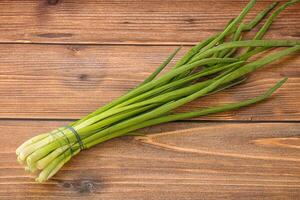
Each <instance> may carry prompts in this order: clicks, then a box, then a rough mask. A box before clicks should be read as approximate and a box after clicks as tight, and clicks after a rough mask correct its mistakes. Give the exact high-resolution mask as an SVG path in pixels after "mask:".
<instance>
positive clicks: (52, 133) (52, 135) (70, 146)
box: [49, 128, 73, 158]
mask: <svg viewBox="0 0 300 200" xmlns="http://www.w3.org/2000/svg"><path fill="white" fill-rule="evenodd" d="M57 133H62V135H63V137H64V139H65V141H66V142H68V143H69V149H70V153H71V155H72V154H73V149H72V145H71V143H70V140H69V139H68V137H67V136H66V135H65V134H64V133H63V131H61V130H59V128H58V129H55V130H54V131H52V132H51V133H50V134H49V135H50V136H51V137H52V138H53V139H54V140H55V141H56V142H58V143H59V144H60V146H61V147H63V146H64V144H62V143H61V142H60V141H59V139H60V138H61V136H58V135H57ZM63 155H64V158H67V156H66V151H64V152H63Z"/></svg>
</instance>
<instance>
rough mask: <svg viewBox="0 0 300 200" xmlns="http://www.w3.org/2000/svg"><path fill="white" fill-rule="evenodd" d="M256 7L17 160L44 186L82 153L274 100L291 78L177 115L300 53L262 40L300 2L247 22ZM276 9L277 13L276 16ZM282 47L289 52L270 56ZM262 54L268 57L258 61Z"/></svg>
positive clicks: (25, 148)
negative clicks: (163, 126) (250, 95)
mask: <svg viewBox="0 0 300 200" xmlns="http://www.w3.org/2000/svg"><path fill="white" fill-rule="evenodd" d="M255 2H256V1H255V0H251V1H250V2H249V3H248V4H247V5H246V7H245V8H244V9H243V10H242V12H241V13H240V14H239V15H238V16H237V17H236V18H234V19H232V20H231V21H230V22H229V23H228V24H227V25H226V27H225V29H224V30H223V31H222V32H220V33H217V34H215V35H213V36H211V37H209V38H208V39H206V40H204V41H201V42H200V43H198V44H197V45H196V46H194V47H192V48H191V49H190V50H189V51H188V52H187V53H186V54H185V55H184V56H183V57H182V58H181V59H180V60H179V61H178V62H177V63H176V64H175V65H174V66H173V67H172V68H171V69H170V70H169V71H168V72H166V73H164V74H162V75H159V76H158V74H160V72H161V71H162V70H163V69H164V68H165V67H166V66H167V65H168V64H169V62H170V61H171V60H172V59H173V57H174V56H175V55H176V53H177V52H178V51H179V49H180V48H178V49H176V50H175V51H174V52H173V53H172V54H171V55H170V56H169V57H168V58H167V59H166V61H165V62H163V63H162V65H161V66H159V67H158V68H157V69H156V71H154V72H153V73H152V74H151V75H150V76H149V77H148V78H147V79H146V80H145V81H144V82H143V83H141V84H140V85H138V86H137V87H136V88H134V89H132V90H131V91H129V92H128V93H126V94H125V95H123V96H121V97H120V98H118V99H116V100H114V101H112V102H110V103H108V104H106V105H105V106H103V107H101V108H99V109H97V110H96V111H94V112H93V113H91V114H89V115H87V116H85V117H83V118H82V119H80V120H78V121H75V122H73V123H71V124H69V125H68V126H64V127H60V128H57V129H56V130H53V131H51V132H49V133H44V134H41V135H38V136H35V137H33V138H31V139H29V140H27V141H26V142H24V143H23V144H22V145H21V146H20V147H19V148H17V150H16V154H17V160H18V161H19V162H20V163H21V164H23V165H24V166H25V169H26V170H28V171H30V172H33V173H36V174H38V175H37V178H36V180H37V181H38V182H44V181H46V180H48V179H50V178H51V177H52V176H53V175H55V174H56V173H57V172H58V171H59V169H61V168H62V167H63V165H64V164H65V163H67V162H68V161H69V160H70V159H71V158H72V157H73V156H75V155H77V154H78V153H79V152H80V151H82V150H84V149H88V148H90V147H93V146H95V145H97V144H99V143H102V142H104V141H107V140H109V139H112V138H116V137H120V136H124V135H133V134H134V133H136V132H135V131H136V130H138V129H141V128H144V127H148V126H152V125H156V124H161V123H164V122H170V121H176V120H183V119H187V118H192V117H197V116H203V115H208V114H212V113H219V112H224V111H229V110H233V109H237V108H240V107H243V106H248V105H251V104H254V103H257V102H260V101H262V100H264V99H266V98H268V97H269V96H270V95H272V93H273V92H275V91H276V90H277V89H278V88H279V87H280V86H281V85H282V84H283V83H284V82H285V81H286V80H287V78H284V79H283V80H280V81H279V82H278V83H277V84H275V86H273V87H272V88H270V89H269V90H268V91H266V92H265V93H264V94H262V95H260V96H258V97H255V98H252V99H248V100H244V101H241V102H237V103H231V104H226V105H220V106H215V107H210V108H204V109H201V110H195V111H191V112H186V113H178V112H176V111H175V110H176V109H177V108H178V107H180V106H182V105H184V104H186V103H189V102H191V101H193V100H195V99H197V98H199V97H203V96H206V95H212V94H214V93H216V92H219V91H222V90H224V89H227V88H230V87H233V86H235V85H237V84H240V83H242V82H243V81H244V80H245V78H246V76H247V75H248V74H249V73H251V72H254V71H255V70H258V69H260V68H262V67H264V66H265V65H267V64H269V63H272V62H274V61H277V60H278V59H280V58H282V57H284V56H286V55H289V54H291V53H294V52H296V51H299V50H300V41H299V40H264V39H262V38H263V36H264V35H265V33H266V32H267V30H268V29H269V27H270V25H271V24H272V22H273V20H274V19H275V18H276V17H277V16H278V15H279V14H280V12H282V11H283V10H284V9H285V8H286V7H288V6H291V5H293V4H296V3H299V2H300V0H293V1H289V2H287V3H284V4H282V5H281V6H278V2H276V3H273V4H271V5H269V6H268V7H266V8H265V9H264V10H262V11H261V12H260V13H259V14H258V15H257V16H255V18H253V19H252V20H251V21H250V22H247V23H245V22H243V19H244V18H245V16H246V14H247V13H248V12H249V10H250V9H251V8H252V7H253V6H254V4H255ZM272 10H275V11H274V12H273V13H271V11H272ZM267 16H268V17H267ZM264 18H267V19H266V20H265V22H264V23H263V25H262V26H261V28H260V29H259V30H258V32H257V33H256V34H255V36H254V38H252V39H250V40H248V39H244V38H243V37H244V33H245V32H248V31H251V30H252V29H254V28H255V27H256V26H257V25H258V24H259V23H260V22H261V21H262V20H263V19H264ZM277 47H285V48H280V49H279V50H278V51H275V52H272V53H269V52H270V49H274V48H277ZM265 52H268V53H267V54H266V53H265ZM260 53H264V54H263V55H265V56H264V57H261V56H260V58H257V56H256V55H258V54H260ZM253 57H254V58H253Z"/></svg>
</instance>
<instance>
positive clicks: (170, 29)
mask: <svg viewBox="0 0 300 200" xmlns="http://www.w3.org/2000/svg"><path fill="white" fill-rule="evenodd" d="M48 2H50V3H48ZM55 2H57V3H55ZM271 2H274V1H273V0H272V1H271V0H261V1H259V2H258V3H257V5H256V6H255V7H254V8H253V10H251V12H250V13H249V16H248V18H247V19H250V18H253V17H254V16H255V14H256V13H258V12H259V11H261V10H262V9H263V8H265V7H266V6H267V5H269V4H270V3H271ZM246 3H247V1H243V0H235V1H231V2H230V3H229V2H228V1H227V0H213V1H206V0H200V1H199V0H189V1H182V0H176V1H174V0H163V1H161V0H146V1H145V0H122V1H110V0H103V1H95V0H85V1H75V0H58V1H57V0H55V1H52V0H48V1H47V0H43V1H35V0H27V1H24V0H14V1H11V0H2V1H1V2H0V42H18V43H19V42H21V43H32V42H34V43H97V44H194V43H195V42H197V41H199V40H200V39H204V38H206V37H207V36H208V35H211V34H213V33H215V32H216V31H221V30H223V27H224V26H225V25H226V23H227V22H228V21H229V20H230V19H232V18H234V17H236V16H237V15H238V14H239V12H240V11H241V10H242V9H243V7H244V6H245V5H246ZM298 30H300V6H293V7H290V8H288V9H287V10H286V11H285V12H284V13H283V14H282V15H280V18H279V19H278V20H276V23H275V24H274V26H272V27H271V31H270V32H271V33H270V34H269V37H272V38H290V39H297V38H299V34H300V33H299V31H298Z"/></svg>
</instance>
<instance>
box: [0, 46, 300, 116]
mask: <svg viewBox="0 0 300 200" xmlns="http://www.w3.org/2000/svg"><path fill="white" fill-rule="evenodd" d="M173 49H174V47H170V46H94V45H29V44H27V45H22V44H3V45H2V48H1V49H0V57H1V58H2V59H1V62H0V96H1V98H0V117H1V118H44V119H50V118H51V119H77V118H80V117H81V116H83V115H85V114H87V113H89V112H91V111H93V110H95V109H96V108H98V107H99V106H102V105H104V104H105V103H107V102H109V101H111V100H112V99H115V98H117V97H119V96H120V95H122V94H124V93H125V92H126V91H128V90H130V89H131V88H133V87H135V86H136V85H137V84H138V83H140V82H142V80H143V79H145V78H146V77H147V76H148V75H149V74H150V73H151V72H152V71H153V70H154V69H155V68H156V66H158V65H159V64H160V62H162V61H163V60H164V59H165V58H166V57H167V55H168V54H169V53H170V52H172V51H173ZM184 51H186V48H185V49H183V51H182V52H181V53H180V54H181V55H182V53H183V52H184ZM178 57H180V55H179V56H178ZM299 66H300V60H299V54H296V55H293V56H291V57H287V58H284V59H283V60H281V61H280V62H277V63H274V64H272V65H270V66H269V67H266V68H265V69H262V70H260V71H257V72H255V73H254V74H253V75H251V76H250V78H249V79H248V81H247V83H246V84H243V85H239V86H237V87H235V88H232V89H230V90H227V91H226V92H221V93H220V94H216V95H212V96H208V97H205V98H201V99H200V100H197V101H195V102H193V103H191V104H189V105H186V106H185V107H183V108H182V109H181V111H187V110H194V109H197V108H201V107H207V106H213V105H220V104H224V103H228V102H236V101H239V100H243V99H246V98H251V97H254V96H256V95H259V94H261V93H263V92H264V91H265V90H267V88H269V87H271V86H272V85H273V84H275V83H276V82H277V81H278V80H280V79H281V78H282V77H289V78H290V79H289V81H288V82H287V83H286V85H285V86H284V87H282V89H280V90H279V91H278V92H277V93H276V94H275V95H274V97H272V98H271V99H270V100H267V101H265V102H263V103H260V104H258V105H255V106H251V107H249V108H245V109H241V110H238V111H234V112H228V113H224V114H218V115H214V116H211V117H205V118H201V119H202V120H204V119H206V120H207V119H209V120H254V121H256V120H265V121H270V120H282V121H287V120H299V119H300V102H299V98H300V92H299V88H300V68H299Z"/></svg>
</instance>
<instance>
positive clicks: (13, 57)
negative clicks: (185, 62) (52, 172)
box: [0, 0, 300, 200]
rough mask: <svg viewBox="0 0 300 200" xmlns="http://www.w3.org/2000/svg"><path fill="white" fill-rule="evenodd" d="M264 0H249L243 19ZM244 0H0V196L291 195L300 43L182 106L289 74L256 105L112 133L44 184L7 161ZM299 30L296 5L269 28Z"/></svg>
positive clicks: (299, 117)
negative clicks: (138, 132)
mask: <svg viewBox="0 0 300 200" xmlns="http://www.w3.org/2000/svg"><path fill="white" fill-rule="evenodd" d="M271 2H273V1H269V0H262V1H258V3H257V5H256V6H255V7H254V9H253V10H251V12H250V14H249V17H247V20H249V19H250V18H253V17H254V16H255V14H256V13H257V12H259V11H260V10H262V9H263V8H264V7H266V6H267V5H268V4H269V3H271ZM246 3H247V1H240V0H234V1H227V0H226V1H225V0H214V1H202V0H200V1H199V0H190V1H185V0H176V1H174V0H169V1H168V0H162V1H158V0H146V1H144V0H118V1H108V0H106V1H96V0H85V1H79V0H78V1H75V0H58V1H57V0H49V1H46V0H40V1H33V0H26V1H25V0H23V1H21V0H1V1H0V97H1V98H0V130H1V132H2V133H1V135H2V140H1V147H2V148H1V150H0V199H5V200H7V199H9V200H10V199H58V198H64V199H110V200H111V199H128V200H129V199H130V200H132V199H145V200H148V199H156V200H165V199H187V200H194V199H195V200H198V199H253V200H254V199H276V200H277V199H278V200H279V199H280V200H281V199H289V200H297V199H299V196H300V137H299V135H300V123H299V122H300V101H299V99H300V92H299V90H300V68H299V67H300V59H299V57H300V56H299V55H300V54H299V53H298V54H295V55H293V56H290V57H286V58H284V59H282V60H281V61H279V62H276V63H274V64H272V65H269V66H268V67H266V68H264V69H262V70H260V71H258V72H255V73H254V74H253V75H251V76H250V77H249V78H248V80H247V82H246V83H245V84H243V85H239V86H238V87H235V88H232V89H230V90H227V91H225V92H221V93H219V94H217V95H214V96H208V97H205V98H203V99H201V101H200V100H199V101H195V102H193V103H191V104H189V105H186V106H185V107H183V108H182V109H181V110H182V111H186V110H194V109H196V108H201V107H207V106H210V105H216V104H224V103H228V102H235V101H239V100H242V99H246V98H250V97H254V96H256V95H258V94H261V93H262V92H264V91H265V90H266V89H267V88H269V87H270V86H271V85H273V84H274V83H275V82H276V81H278V80H279V79H281V78H282V77H289V80H288V82H287V83H286V84H285V85H284V87H282V88H281V89H280V90H279V91H278V92H277V93H276V94H275V95H274V96H273V97H272V98H270V99H269V100H267V101H265V102H263V103H260V104H258V105H255V106H251V107H249V108H243V109H240V110H237V111H233V112H227V113H222V114H218V115H212V116H207V117H202V118H196V119H193V121H184V122H178V123H169V124H165V125H160V126H156V127H151V128H147V129H145V130H143V131H144V132H146V133H148V134H147V135H146V136H139V137H124V138H119V139H114V140H112V141H109V142H106V143H104V144H101V145H98V146H97V147H95V148H92V149H90V150H88V151H85V152H82V153H81V154H80V155H78V156H76V157H75V158H74V159H72V161H71V162H69V163H68V164H67V165H66V166H65V167H64V168H63V169H62V170H61V172H59V173H58V174H57V175H56V176H55V177H54V178H53V180H51V181H49V182H47V183H45V184H38V183H35V182H34V179H33V176H31V175H29V174H28V173H26V172H24V169H23V167H22V166H20V165H19V164H17V162H16V157H15V153H14V152H15V149H16V148H17V146H18V145H19V144H21V143H22V142H23V141H24V140H26V139H28V138H30V137H32V136H34V135H36V134H38V133H41V132H44V131H49V130H51V129H54V128H55V127H58V126H61V125H64V124H66V123H68V122H70V121H72V120H74V119H78V118H80V117H81V116H83V115H85V114H87V113H89V112H91V111H93V110H94V109H96V108H97V107H99V106H101V105H104V104H105V103H107V102H109V101H110V100H112V99H114V98H116V97H118V96H120V95H122V94H124V93H125V92H126V91H128V90H129V89H130V88H132V87H134V86H135V85H137V84H138V83H140V82H141V81H142V80H143V79H144V78H145V77H146V76H147V75H149V74H150V73H151V72H152V71H153V70H154V69H155V68H156V67H157V66H158V65H159V64H160V63H161V62H162V61H163V60H164V59H165V58H166V57H167V55H168V54H169V53H171V52H172V51H173V49H174V48H176V46H178V45H185V46H184V48H183V50H182V52H180V53H179V56H177V58H178V57H180V55H182V54H183V53H184V52H185V51H186V50H187V49H188V48H189V47H190V46H191V45H192V44H195V43H196V42H197V41H199V40H201V39H204V38H206V37H208V36H210V35H211V34H213V33H216V32H218V31H220V30H222V29H223V27H224V26H225V25H226V23H227V21H228V20H229V19H231V18H233V17H235V16H236V15H237V14H238V13H239V12H240V10H241V9H242V8H243V7H244V6H245V4H246ZM256 30H257V29H256ZM299 30H300V4H298V5H295V6H293V7H290V8H288V9H287V10H286V11H284V12H283V13H282V14H281V15H280V17H279V19H278V20H276V21H275V23H274V24H273V25H272V26H271V29H270V32H269V33H268V34H267V36H266V38H276V39H279V38H280V39H297V40H299V39H300V32H299ZM250 35H251V34H250ZM175 60H176V59H175Z"/></svg>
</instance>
